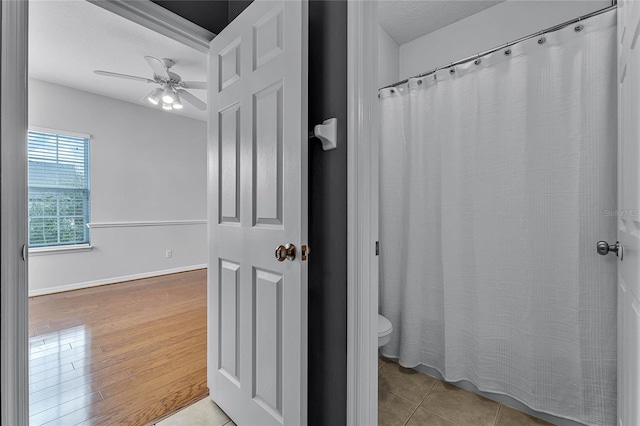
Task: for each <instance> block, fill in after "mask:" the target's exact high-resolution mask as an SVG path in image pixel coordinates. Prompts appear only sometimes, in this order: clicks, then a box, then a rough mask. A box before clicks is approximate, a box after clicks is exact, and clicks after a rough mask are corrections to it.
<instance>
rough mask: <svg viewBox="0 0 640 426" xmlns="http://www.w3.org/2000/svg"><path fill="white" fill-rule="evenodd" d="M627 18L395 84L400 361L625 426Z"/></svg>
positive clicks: (384, 155)
mask: <svg viewBox="0 0 640 426" xmlns="http://www.w3.org/2000/svg"><path fill="white" fill-rule="evenodd" d="M615 23H616V15H615V11H613V12H607V13H604V14H602V15H599V16H596V17H593V18H590V19H588V20H584V21H581V22H580V23H579V24H576V25H572V26H569V27H567V28H564V29H562V30H559V31H556V32H554V33H550V34H546V35H545V36H544V39H543V40H539V39H540V37H536V38H533V39H529V40H527V41H525V42H522V43H519V44H517V45H514V46H511V47H510V48H509V49H510V54H505V50H506V49H502V50H500V51H498V52H495V53H493V54H491V55H489V56H487V57H483V58H481V62H480V63H479V64H475V63H474V62H473V61H472V62H470V63H467V64H465V65H461V66H456V67H455V72H453V73H451V72H450V71H449V70H448V69H445V70H441V71H438V72H437V75H436V77H437V78H434V76H433V75H430V76H427V77H423V78H414V79H411V80H410V81H409V82H408V83H407V84H405V85H403V86H400V87H397V88H393V89H383V90H381V92H380V113H381V125H380V135H381V136H380V137H381V142H380V143H381V151H380V153H381V164H380V200H381V211H380V255H381V259H380V265H381V266H380V300H381V313H382V314H383V315H385V316H386V317H387V318H389V320H391V322H392V324H393V327H394V332H393V333H392V338H391V342H390V343H389V344H388V345H386V346H385V347H383V348H382V353H383V354H384V355H385V356H389V357H394V358H399V362H400V364H402V365H404V366H406V367H415V366H418V365H420V364H422V365H425V366H428V367H432V368H435V369H437V370H438V371H439V372H440V373H441V374H442V375H443V376H444V378H445V379H446V380H449V381H458V380H463V379H466V380H469V381H470V382H472V383H473V384H475V385H476V386H477V387H478V388H479V389H480V390H482V391H488V392H494V393H499V394H505V395H509V396H511V397H513V398H515V399H517V400H519V401H521V402H523V403H525V404H526V405H527V406H529V407H530V408H532V409H534V410H538V411H542V412H546V413H550V414H553V415H556V416H560V417H565V418H569V419H573V420H576V421H579V422H582V423H585V424H593V425H614V424H615V413H616V257H615V256H614V255H609V256H606V257H603V256H599V255H598V254H597V253H596V242H597V241H599V240H607V241H610V242H615V238H616V218H615V217H614V215H615V212H614V210H615V208H616V163H617V160H616V137H617V130H616V129H617V125H616V120H617V118H616V116H617V113H616V111H617V105H616V98H617V97H616V43H615V39H616V25H615ZM577 25H581V26H582V29H581V30H580V31H576V29H575V27H576V26H577Z"/></svg>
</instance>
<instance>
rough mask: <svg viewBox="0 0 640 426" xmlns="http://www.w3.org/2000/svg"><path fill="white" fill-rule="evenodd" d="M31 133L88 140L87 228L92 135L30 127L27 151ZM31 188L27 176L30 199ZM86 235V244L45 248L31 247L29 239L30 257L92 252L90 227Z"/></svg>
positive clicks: (89, 206) (48, 246)
mask: <svg viewBox="0 0 640 426" xmlns="http://www.w3.org/2000/svg"><path fill="white" fill-rule="evenodd" d="M30 132H38V133H48V134H55V135H57V136H67V137H71V138H79V139H86V140H87V145H86V158H87V161H86V193H87V206H86V216H84V215H83V216H84V218H85V226H87V225H88V223H89V220H90V218H91V147H90V145H91V140H92V137H91V135H90V134H88V133H81V132H74V131H67V130H60V129H53V128H49V127H41V126H32V125H29V126H28V129H27V150H28V149H29V143H30V138H29V133H30ZM28 162H29V156H28V153H27V163H28ZM30 188H31V186H30V185H29V178H28V176H27V197H28V198H29V192H30ZM30 219H31V218H30V216H29V212H28V209H27V223H28V222H29V220H30ZM86 235H87V240H88V241H87V242H86V243H71V244H60V243H58V244H52V245H45V246H31V245H29V238H27V248H28V250H29V255H36V256H39V255H49V254H60V253H74V252H83V251H91V250H92V248H93V246H92V245H91V232H90V229H89V228H88V227H87V231H86Z"/></svg>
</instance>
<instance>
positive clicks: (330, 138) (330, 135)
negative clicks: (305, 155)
mask: <svg viewBox="0 0 640 426" xmlns="http://www.w3.org/2000/svg"><path fill="white" fill-rule="evenodd" d="M314 136H315V137H316V138H318V139H320V141H321V142H322V150H323V151H329V150H330V149H336V147H337V144H338V119H337V118H329V119H328V120H324V121H323V122H322V124H318V125H317V126H316V127H314V128H313V133H312V134H310V135H309V137H314Z"/></svg>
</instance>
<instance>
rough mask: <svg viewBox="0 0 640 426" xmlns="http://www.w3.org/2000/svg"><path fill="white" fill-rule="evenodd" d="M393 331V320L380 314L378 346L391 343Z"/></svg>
mask: <svg viewBox="0 0 640 426" xmlns="http://www.w3.org/2000/svg"><path fill="white" fill-rule="evenodd" d="M392 331H393V325H391V321H389V320H388V319H386V318H385V317H383V316H382V315H380V314H378V347H381V346H384V345H386V344H387V343H389V341H390V340H391V332H392Z"/></svg>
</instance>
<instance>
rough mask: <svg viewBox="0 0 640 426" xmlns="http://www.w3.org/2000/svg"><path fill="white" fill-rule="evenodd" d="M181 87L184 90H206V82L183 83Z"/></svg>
mask: <svg viewBox="0 0 640 426" xmlns="http://www.w3.org/2000/svg"><path fill="white" fill-rule="evenodd" d="M182 86H183V87H184V88H185V89H193V90H207V82H206V81H183V82H182Z"/></svg>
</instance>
